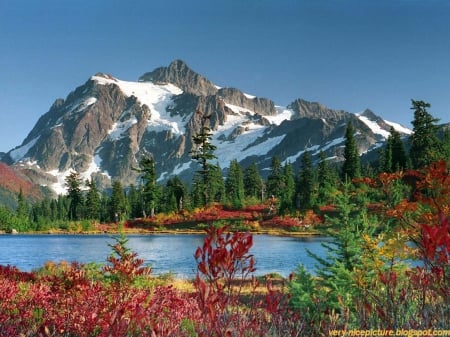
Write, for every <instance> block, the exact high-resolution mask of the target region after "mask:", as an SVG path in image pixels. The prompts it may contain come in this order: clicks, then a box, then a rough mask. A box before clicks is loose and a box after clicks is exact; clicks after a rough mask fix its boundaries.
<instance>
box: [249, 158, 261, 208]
mask: <svg viewBox="0 0 450 337" xmlns="http://www.w3.org/2000/svg"><path fill="white" fill-rule="evenodd" d="M244 190H245V196H246V197H250V198H254V199H260V200H261V201H262V200H263V199H264V182H263V179H262V178H261V175H260V174H259V170H258V166H257V165H256V163H253V164H252V165H250V166H249V167H247V168H246V169H245V171H244Z"/></svg>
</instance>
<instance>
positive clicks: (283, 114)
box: [264, 106, 294, 125]
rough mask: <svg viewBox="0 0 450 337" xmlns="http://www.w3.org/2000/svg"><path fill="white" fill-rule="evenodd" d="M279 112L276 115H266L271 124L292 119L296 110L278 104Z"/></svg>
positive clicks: (278, 123)
mask: <svg viewBox="0 0 450 337" xmlns="http://www.w3.org/2000/svg"><path fill="white" fill-rule="evenodd" d="M276 109H277V114H276V115H274V116H264V118H265V119H267V120H268V121H269V122H270V123H271V124H275V125H280V124H281V123H282V122H283V121H285V120H289V119H291V117H292V115H293V114H294V112H293V111H292V110H290V109H286V108H284V107H280V106H277V107H276Z"/></svg>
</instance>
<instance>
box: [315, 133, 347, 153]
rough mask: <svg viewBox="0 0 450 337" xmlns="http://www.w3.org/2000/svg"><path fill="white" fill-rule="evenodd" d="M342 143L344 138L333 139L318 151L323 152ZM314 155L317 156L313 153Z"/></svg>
mask: <svg viewBox="0 0 450 337" xmlns="http://www.w3.org/2000/svg"><path fill="white" fill-rule="evenodd" d="M344 142H345V138H344V137H339V138H336V139H333V140H331V141H329V142H328V143H326V144H325V146H324V147H322V148H321V149H320V150H322V151H323V152H325V151H326V150H328V149H329V148H330V147H333V146H336V145H339V144H341V143H344ZM316 154H317V152H315V153H314V155H316Z"/></svg>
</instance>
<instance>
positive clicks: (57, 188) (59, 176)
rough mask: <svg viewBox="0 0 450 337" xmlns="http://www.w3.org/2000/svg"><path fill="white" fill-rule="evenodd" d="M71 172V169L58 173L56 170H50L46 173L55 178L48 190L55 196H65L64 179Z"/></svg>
mask: <svg viewBox="0 0 450 337" xmlns="http://www.w3.org/2000/svg"><path fill="white" fill-rule="evenodd" d="M71 172H72V170H71V169H69V170H67V171H64V172H60V171H58V170H52V171H48V172H47V173H48V174H50V175H52V176H54V177H55V178H56V183H53V184H51V185H50V188H51V189H52V190H53V191H54V192H55V193H56V194H58V195H59V194H62V195H65V194H67V189H66V177H67V176H68V175H69V174H70V173H71Z"/></svg>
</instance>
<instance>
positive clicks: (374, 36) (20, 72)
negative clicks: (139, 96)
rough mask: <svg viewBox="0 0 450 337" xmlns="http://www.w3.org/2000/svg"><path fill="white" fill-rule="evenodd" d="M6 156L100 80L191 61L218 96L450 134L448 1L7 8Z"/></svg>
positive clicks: (14, 0) (227, 0)
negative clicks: (432, 126) (306, 104)
mask: <svg viewBox="0 0 450 337" xmlns="http://www.w3.org/2000/svg"><path fill="white" fill-rule="evenodd" d="M0 43H1V49H0V151H8V150H10V149H12V148H13V147H15V146H17V145H20V144H21V143H22V141H23V140H24V138H25V137H26V136H27V134H28V132H29V131H31V129H32V127H33V126H34V124H35V123H36V122H37V120H38V118H39V117H40V116H41V115H42V114H44V113H45V112H47V111H48V109H49V108H50V106H51V104H52V103H53V102H54V100H55V99H56V98H60V97H61V98H66V96H67V95H68V94H69V93H70V92H71V91H72V90H74V89H75V88H76V87H77V86H80V85H82V84H83V83H84V82H86V81H87V80H88V79H89V77H90V76H92V75H94V74H95V73H97V72H105V73H109V74H111V75H113V76H115V77H118V78H120V79H123V80H137V79H138V77H139V76H141V75H142V74H144V73H145V72H147V71H151V70H153V69H154V68H156V67H159V66H167V65H168V64H169V63H170V62H171V61H173V60H175V59H182V60H184V61H185V62H187V64H188V65H189V66H190V67H191V68H192V69H193V70H195V71H197V72H199V73H201V74H202V75H204V76H206V77H207V78H209V79H210V80H212V81H213V82H214V83H215V84H217V85H220V86H229V87H236V88H239V89H241V90H243V91H244V92H247V93H249V94H253V95H256V96H261V97H268V98H271V99H272V100H274V101H275V103H276V104H277V105H282V106H285V105H288V104H289V103H291V102H292V101H294V100H295V99H296V98H303V99H306V100H309V101H317V102H320V103H322V104H324V105H326V106H328V107H330V108H333V109H344V110H346V111H349V112H360V111H362V110H364V109H366V108H370V109H371V110H373V111H374V112H375V113H376V114H378V115H380V116H382V117H384V118H386V119H388V120H391V121H396V122H400V123H402V124H403V125H405V126H407V127H411V124H410V122H411V121H412V119H413V112H412V111H411V110H410V106H411V99H420V100H424V101H427V102H429V103H430V104H431V108H430V110H429V112H430V113H431V114H432V115H433V116H434V117H436V118H440V119H441V121H442V122H450V107H449V101H450V1H448V0H196V1H187V0H161V1H159V0H133V1H125V0H120V1H119V0H90V1H89V0H85V1H82V0H67V1H62V0H39V1H37V0H28V1H26V0H0Z"/></svg>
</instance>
